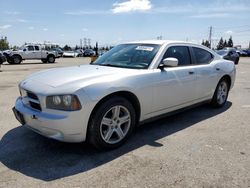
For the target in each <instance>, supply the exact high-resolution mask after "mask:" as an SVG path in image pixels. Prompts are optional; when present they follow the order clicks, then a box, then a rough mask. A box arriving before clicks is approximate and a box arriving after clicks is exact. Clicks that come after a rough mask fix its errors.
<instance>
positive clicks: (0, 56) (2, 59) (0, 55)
mask: <svg viewBox="0 0 250 188" xmlns="http://www.w3.org/2000/svg"><path fill="white" fill-rule="evenodd" d="M5 61H6V57H5V55H4V54H3V52H1V51H0V67H1V65H2V64H3V63H4V62H5Z"/></svg>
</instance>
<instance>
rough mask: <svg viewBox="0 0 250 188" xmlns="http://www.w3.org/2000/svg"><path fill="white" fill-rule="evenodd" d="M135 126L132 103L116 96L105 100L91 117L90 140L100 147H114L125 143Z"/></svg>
mask: <svg viewBox="0 0 250 188" xmlns="http://www.w3.org/2000/svg"><path fill="white" fill-rule="evenodd" d="M134 126H135V110H134V108H133V106H132V104H131V103H130V102H129V101H128V100H126V99H124V98H122V97H115V98H113V99H110V100H108V101H106V102H104V103H103V104H102V105H101V106H99V107H98V109H97V110H96V111H95V112H94V114H93V115H92V117H91V120H90V124H89V129H88V140H89V141H90V143H91V144H92V145H94V146H95V147H96V148H98V149H114V148H116V147H119V146H120V145H121V144H123V143H124V142H125V141H126V140H127V138H128V137H129V135H130V134H131V132H132V130H133V129H134Z"/></svg>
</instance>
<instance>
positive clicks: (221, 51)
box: [217, 50, 228, 55]
mask: <svg viewBox="0 0 250 188" xmlns="http://www.w3.org/2000/svg"><path fill="white" fill-rule="evenodd" d="M227 53H228V51H227V50H219V51H217V54H219V55H226V54H227Z"/></svg>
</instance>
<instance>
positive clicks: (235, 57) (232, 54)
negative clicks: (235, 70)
mask: <svg viewBox="0 0 250 188" xmlns="http://www.w3.org/2000/svg"><path fill="white" fill-rule="evenodd" d="M216 52H217V54H219V55H220V56H221V57H222V58H223V59H227V60H230V61H233V62H234V64H236V65H237V64H238V63H239V60H240V56H239V54H238V53H237V52H236V49H234V48H226V49H223V50H218V51H216Z"/></svg>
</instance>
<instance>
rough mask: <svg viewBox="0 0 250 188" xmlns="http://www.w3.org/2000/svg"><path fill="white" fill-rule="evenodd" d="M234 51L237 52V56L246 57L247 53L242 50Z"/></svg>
mask: <svg viewBox="0 0 250 188" xmlns="http://www.w3.org/2000/svg"><path fill="white" fill-rule="evenodd" d="M236 52H237V53H238V54H239V56H242V57H246V56H247V53H246V52H245V51H244V50H241V49H238V50H236Z"/></svg>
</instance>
